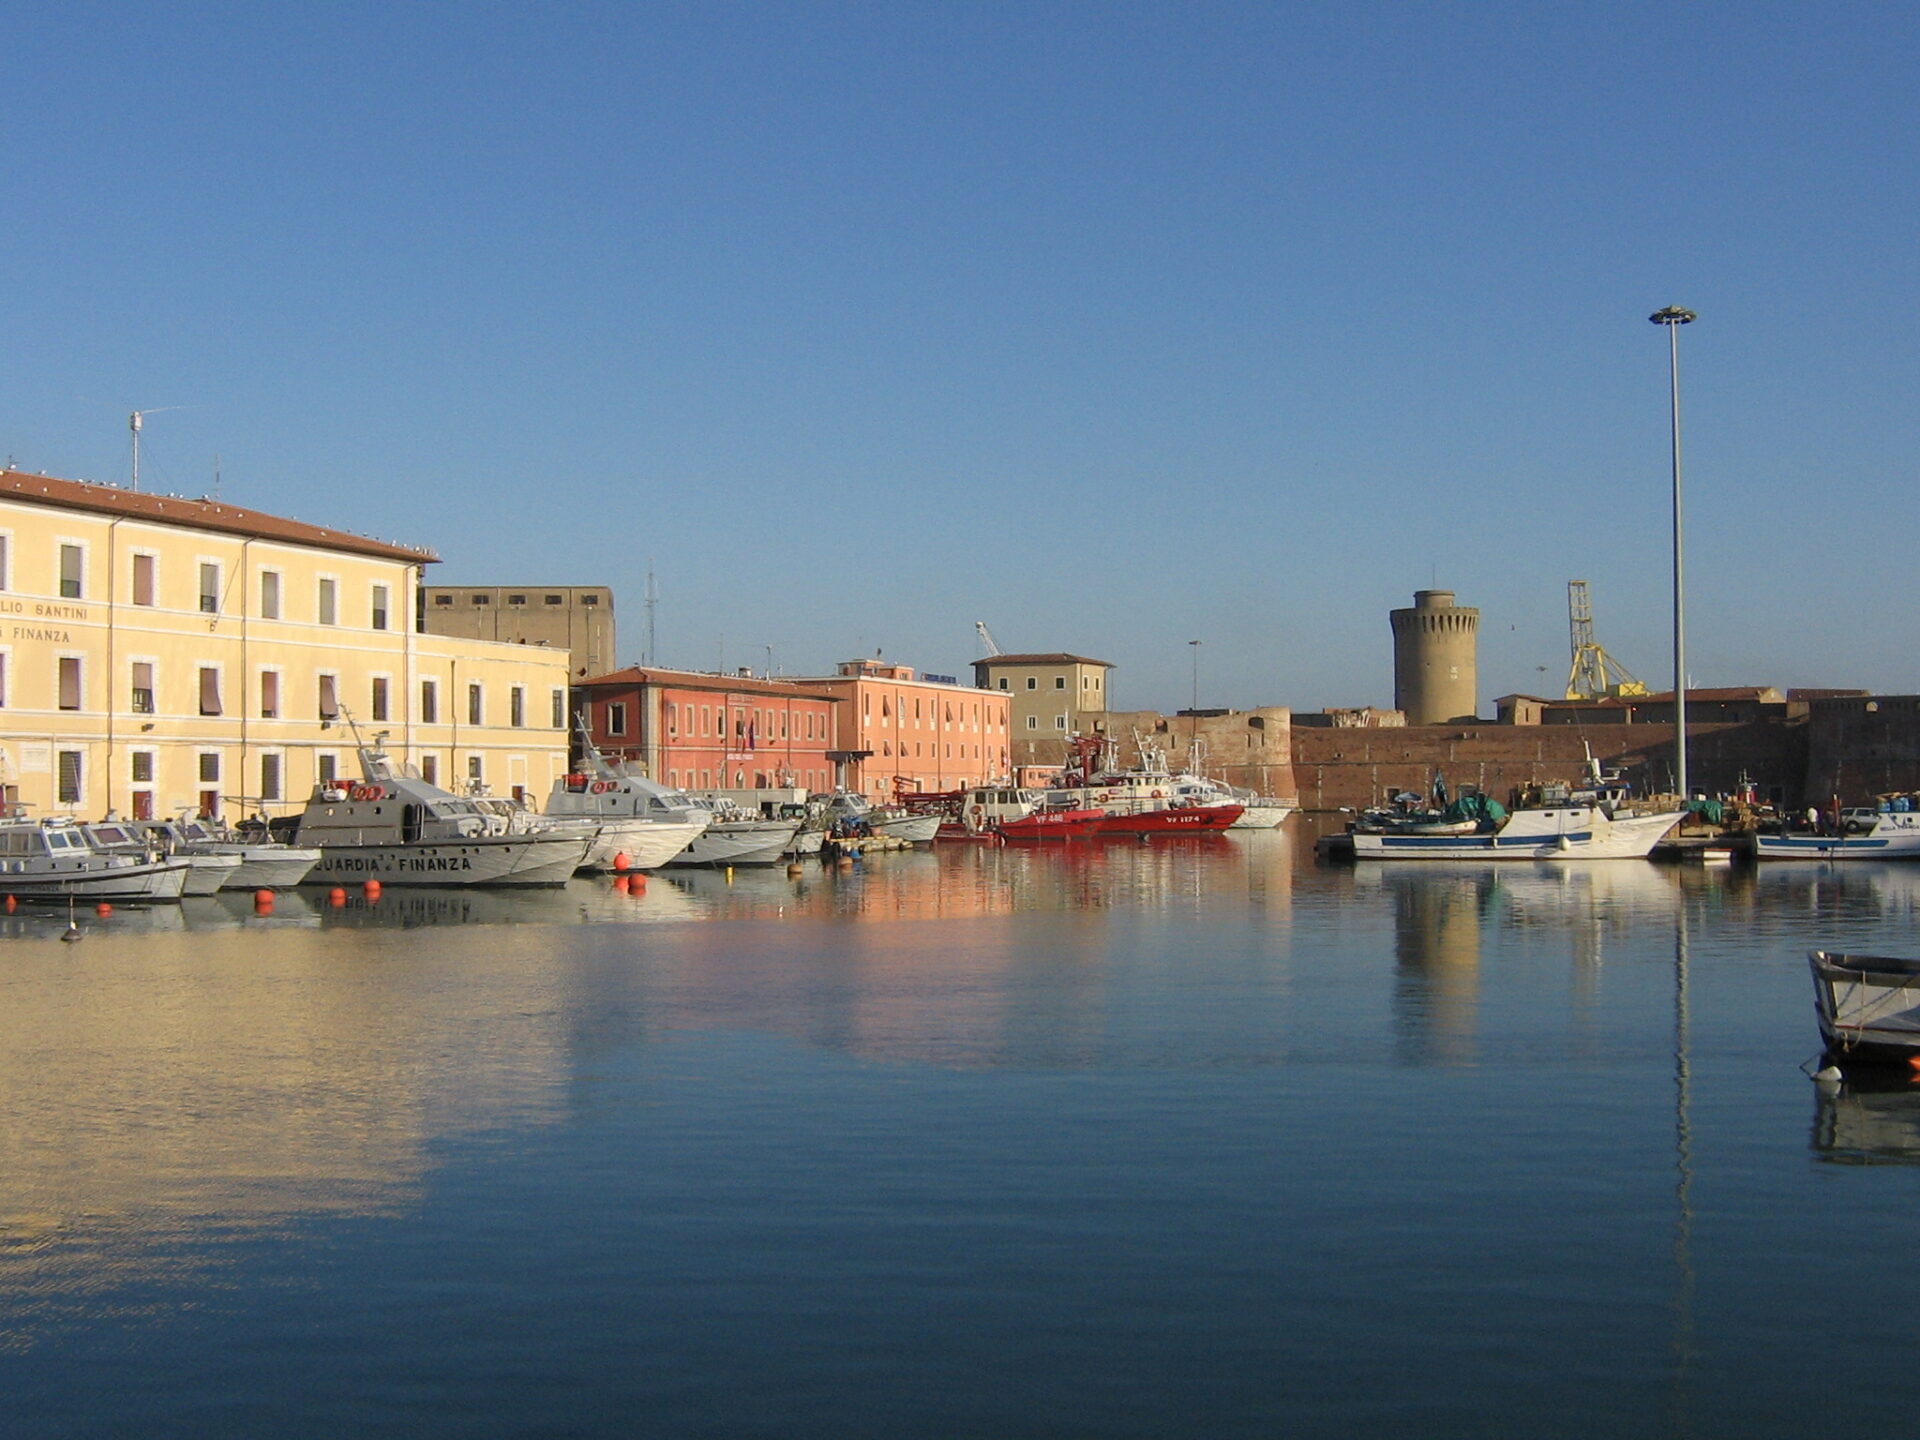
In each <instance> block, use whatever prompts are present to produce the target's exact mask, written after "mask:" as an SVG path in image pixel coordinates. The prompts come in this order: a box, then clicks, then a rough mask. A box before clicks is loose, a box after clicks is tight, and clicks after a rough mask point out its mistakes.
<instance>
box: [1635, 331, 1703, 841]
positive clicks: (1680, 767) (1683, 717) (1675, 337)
mask: <svg viewBox="0 0 1920 1440" xmlns="http://www.w3.org/2000/svg"><path fill="white" fill-rule="evenodd" d="M1695 318H1696V317H1695V315H1694V313H1693V311H1691V310H1685V309H1682V308H1681V307H1680V306H1678V305H1669V306H1667V308H1666V309H1664V310H1656V311H1654V312H1653V314H1651V315H1649V316H1648V317H1647V319H1649V320H1651V321H1652V322H1653V323H1654V324H1656V325H1664V326H1666V327H1667V378H1668V383H1669V387H1670V389H1671V390H1672V395H1673V770H1674V781H1675V783H1676V784H1677V785H1678V786H1679V787H1680V804H1681V806H1682V808H1685V806H1686V803H1687V797H1688V796H1689V795H1690V794H1691V793H1692V792H1691V791H1689V790H1688V789H1687V585H1686V566H1685V550H1684V549H1683V548H1682V545H1681V531H1680V327H1681V326H1682V325H1691V324H1692V323H1693V322H1694V320H1695Z"/></svg>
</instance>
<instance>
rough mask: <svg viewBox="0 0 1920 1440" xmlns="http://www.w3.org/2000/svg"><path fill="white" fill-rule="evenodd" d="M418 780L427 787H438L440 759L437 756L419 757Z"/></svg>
mask: <svg viewBox="0 0 1920 1440" xmlns="http://www.w3.org/2000/svg"><path fill="white" fill-rule="evenodd" d="M420 778H421V779H422V780H424V781H426V782H427V784H429V785H438V784H439V783H440V757H439V756H438V755H422V756H421V757H420Z"/></svg>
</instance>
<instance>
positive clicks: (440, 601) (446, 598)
mask: <svg viewBox="0 0 1920 1440" xmlns="http://www.w3.org/2000/svg"><path fill="white" fill-rule="evenodd" d="M433 603H434V604H436V605H451V604H452V603H453V596H451V595H436V596H434V597H433Z"/></svg>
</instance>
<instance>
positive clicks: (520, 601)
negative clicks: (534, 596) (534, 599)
mask: <svg viewBox="0 0 1920 1440" xmlns="http://www.w3.org/2000/svg"><path fill="white" fill-rule="evenodd" d="M507 603H508V604H509V605H524V604H526V603H527V597H526V596H524V595H509V596H507Z"/></svg>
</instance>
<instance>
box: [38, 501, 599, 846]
mask: <svg viewBox="0 0 1920 1440" xmlns="http://www.w3.org/2000/svg"><path fill="white" fill-rule="evenodd" d="M436 559H437V557H436V556H435V555H434V554H433V552H432V551H430V550H424V549H415V548H412V547H408V546H403V545H394V544H389V543H387V542H385V541H380V540H371V539H368V538H366V537H364V536H360V535H353V534H349V533H347V532H345V531H341V530H331V529H327V528H325V527H322V526H317V525H307V524H303V523H301V522H298V521H293V520H285V519H281V518H279V517H277V516H273V515H264V514H261V513H260V512H258V511H252V510H243V509H240V508H238V507H236V506H232V505H226V504H222V503H219V502H215V501H209V500H183V499H179V498H177V497H174V496H166V495H152V494H143V493H140V492H137V491H131V490H123V489H120V488H118V487H115V486H110V485H95V484H90V483H86V482H81V481H73V480H58V479H53V478H51V477H49V476H44V475H34V474H28V473H25V472H22V471H16V470H5V471H0V786H4V794H5V798H6V799H7V801H8V802H10V803H13V804H23V805H25V806H27V807H29V813H32V814H36V815H43V814H74V815H79V816H83V817H94V816H99V815H102V814H104V813H106V812H107V811H108V810H116V811H118V812H120V813H121V814H125V815H132V816H136V817H147V816H152V817H156V818H158V817H163V816H165V815H168V814H170V813H173V812H175V811H177V810H181V809H188V808H191V809H194V810H198V811H201V812H203V813H219V812H222V811H228V812H232V811H236V810H240V809H252V808H254V807H255V806H256V805H259V806H262V807H263V808H265V809H266V810H267V811H268V812H269V813H271V814H279V813H285V812H286V811H288V810H292V809H297V808H298V806H299V805H301V804H302V803H304V801H305V799H306V797H307V794H308V793H309V791H310V790H311V789H312V787H313V785H314V783H315V782H316V781H317V780H321V779H327V778H332V777H334V776H344V777H347V778H352V777H354V776H355V775H357V774H358V756H357V754H356V747H355V741H354V736H353V730H352V728H351V726H350V724H349V721H350V720H351V721H352V722H355V723H357V724H358V726H359V729H360V733H361V734H362V735H363V736H365V737H366V738H368V739H369V740H371V739H372V737H373V735H374V734H375V733H376V732H385V733H386V737H387V739H386V744H387V747H388V750H389V752H390V753H391V754H392V755H393V757H394V758H395V759H396V760H398V761H401V762H411V763H413V764H416V765H417V766H418V767H419V768H420V772H421V774H422V775H423V776H424V777H425V778H427V779H429V780H433V781H435V782H436V783H438V784H441V785H444V786H446V787H447V788H449V789H460V788H463V787H464V786H465V785H466V784H467V783H468V782H478V783H482V784H485V785H488V786H490V787H491V788H492V789H493V790H495V791H496V792H500V793H506V792H509V791H523V792H530V793H532V794H534V795H535V796H537V797H540V798H544V797H545V795H546V793H547V791H548V789H549V788H550V786H551V783H552V780H553V777H554V776H555V775H558V774H562V773H564V771H565V768H566V755H567V745H566V722H567V716H566V686H567V669H568V657H567V654H566V652H564V651H559V650H552V649H547V648H541V647H534V646H523V645H502V644H496V643H492V642H489V641H478V640H463V639H455V638H449V637H441V636H428V635H422V634H420V633H418V632H417V631H416V630H415V628H414V626H413V624H411V623H410V621H411V618H412V617H413V615H414V614H415V605H416V598H417V591H418V588H419V584H420V575H421V571H422V568H423V567H424V566H426V565H428V564H430V563H432V562H433V561H434V560H436Z"/></svg>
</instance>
